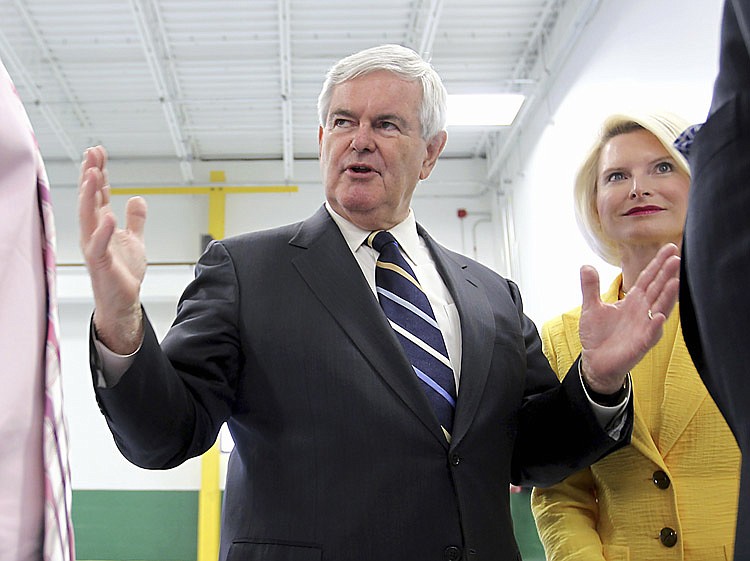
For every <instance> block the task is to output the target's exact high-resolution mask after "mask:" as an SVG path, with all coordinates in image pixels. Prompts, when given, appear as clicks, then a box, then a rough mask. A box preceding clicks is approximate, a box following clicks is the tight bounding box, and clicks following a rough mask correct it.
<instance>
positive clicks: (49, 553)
mask: <svg viewBox="0 0 750 561" xmlns="http://www.w3.org/2000/svg"><path fill="white" fill-rule="evenodd" d="M37 197H38V200H39V209H40V212H41V215H42V226H43V228H44V239H43V240H42V243H43V244H44V246H43V247H42V251H43V255H44V272H45V279H46V281H47V343H46V346H45V355H44V357H45V377H44V424H43V429H42V430H43V434H42V439H43V440H42V442H43V447H44V449H43V457H44V561H71V560H74V559H75V546H74V543H73V522H72V518H71V508H70V506H71V505H70V503H71V495H72V492H71V487H70V464H69V461H68V434H67V427H66V424H65V418H64V416H63V410H62V399H63V396H62V379H61V378H60V339H59V333H60V329H59V323H58V318H57V297H56V288H55V287H56V282H55V281H56V276H55V223H54V217H53V215H52V200H51V198H50V189H49V184H48V183H47V174H46V172H45V169H44V164H43V163H42V157H41V154H39V152H38V151H37Z"/></svg>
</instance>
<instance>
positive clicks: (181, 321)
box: [90, 243, 242, 469]
mask: <svg viewBox="0 0 750 561" xmlns="http://www.w3.org/2000/svg"><path fill="white" fill-rule="evenodd" d="M237 294H238V290H237V281H236V275H235V272H234V267H233V264H232V260H231V258H230V256H229V254H228V253H227V251H226V249H225V248H224V246H223V245H222V244H220V243H214V244H212V245H211V247H210V248H209V249H208V250H207V252H206V253H205V254H204V255H203V256H202V257H201V259H200V261H199V263H198V264H197V266H196V278H195V280H194V281H193V282H192V283H190V285H188V287H187V288H186V290H185V292H184V293H183V295H182V298H181V299H180V303H179V305H178V309H177V317H176V319H175V321H174V324H173V325H172V328H171V329H170V330H169V333H168V334H167V335H166V337H165V338H164V341H163V343H162V345H161V346H160V345H159V342H158V340H157V338H156V335H155V333H154V330H153V327H152V326H151V324H150V322H149V321H148V318H147V317H146V316H145V315H144V322H145V326H144V327H145V333H144V341H143V344H142V346H141V348H140V350H139V351H138V352H137V353H136V355H135V360H134V362H133V364H132V365H131V367H130V368H129V369H128V370H127V371H126V372H125V374H123V376H122V378H121V379H120V381H119V382H118V383H117V384H116V385H114V386H113V387H111V388H99V387H96V386H97V384H96V380H97V378H98V370H99V369H100V365H99V364H98V354H97V353H96V351H95V350H94V349H93V342H92V343H91V346H92V350H91V353H90V356H91V368H92V374H93V376H94V386H95V391H96V396H97V401H98V403H99V407H100V409H101V411H102V413H103V414H104V416H105V418H106V420H107V424H108V425H109V428H110V430H111V431H112V434H113V436H114V440H115V443H116V444H117V447H118V448H119V449H120V451H121V452H122V454H123V455H124V456H125V457H126V458H127V459H128V460H130V461H131V462H133V463H134V464H136V465H138V466H140V467H144V468H151V469H167V468H171V467H174V466H177V465H179V464H181V463H182V462H184V461H185V460H186V459H188V458H191V457H193V456H197V455H199V454H201V453H203V452H205V451H206V450H208V448H210V447H211V446H212V444H213V443H214V442H215V441H216V436H217V435H218V432H219V429H220V428H221V425H222V423H223V422H224V421H225V420H226V419H227V418H228V417H229V415H230V412H231V408H232V402H233V396H234V392H235V385H236V379H237V375H238V371H239V368H240V364H241V361H242V355H241V352H240V346H239V343H238V340H239V335H238V327H237V314H238V302H237Z"/></svg>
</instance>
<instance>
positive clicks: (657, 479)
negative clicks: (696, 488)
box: [651, 469, 671, 489]
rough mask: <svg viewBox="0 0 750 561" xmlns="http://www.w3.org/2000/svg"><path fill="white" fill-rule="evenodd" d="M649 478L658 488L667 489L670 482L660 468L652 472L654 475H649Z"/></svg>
mask: <svg viewBox="0 0 750 561" xmlns="http://www.w3.org/2000/svg"><path fill="white" fill-rule="evenodd" d="M651 480H652V481H653V482H654V485H656V486H657V487H658V488H659V489H668V488H669V485H670V483H671V482H670V481H669V476H668V475H667V474H666V473H664V472H663V471H662V470H660V469H658V470H656V471H655V472H654V475H653V476H651Z"/></svg>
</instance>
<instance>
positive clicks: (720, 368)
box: [680, 0, 750, 561]
mask: <svg viewBox="0 0 750 561" xmlns="http://www.w3.org/2000/svg"><path fill="white" fill-rule="evenodd" d="M690 167H691V171H692V174H693V181H692V187H691V188H690V203H689V205H688V216H687V222H686V225H685V236H684V240H683V250H682V254H683V255H682V275H681V281H680V316H681V320H682V332H683V335H684V337H685V343H686V344H687V347H688V350H689V351H690V355H691V357H692V358H693V362H694V363H695V365H696V367H697V369H698V372H699V373H700V375H701V378H702V379H703V381H704V382H705V384H706V387H707V388H708V391H709V392H710V393H711V396H712V397H713V398H714V400H715V401H716V404H717V405H718V406H719V409H720V410H721V412H722V413H723V415H724V417H725V418H726V420H727V423H728V424H729V426H730V428H731V429H732V431H733V432H734V435H735V437H736V438H737V442H738V444H739V446H740V450H741V452H742V454H743V456H744V458H745V460H744V461H743V462H742V474H741V481H740V499H739V512H738V516H737V538H736V542H735V557H734V559H735V561H750V460H748V457H750V335H749V332H748V329H750V328H749V327H748V326H749V325H750V291H748V288H747V286H748V281H750V218H749V217H748V213H750V0H728V1H727V2H725V5H724V17H723V23H722V30H721V53H720V65H719V75H718V77H717V79H716V84H715V86H714V95H713V100H712V103H711V112H710V115H709V118H708V120H707V121H706V123H705V124H704V125H703V127H702V128H701V129H700V130H699V131H698V134H697V135H696V137H695V142H694V143H693V146H692V147H691V150H690Z"/></svg>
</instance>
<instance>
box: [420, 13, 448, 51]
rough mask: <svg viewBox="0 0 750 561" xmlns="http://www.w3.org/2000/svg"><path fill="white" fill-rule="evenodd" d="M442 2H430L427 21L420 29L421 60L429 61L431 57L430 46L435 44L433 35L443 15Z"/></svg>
mask: <svg viewBox="0 0 750 561" xmlns="http://www.w3.org/2000/svg"><path fill="white" fill-rule="evenodd" d="M444 5H445V2H444V0H431V2H430V6H429V11H428V12H427V21H426V22H425V25H424V28H423V29H422V40H421V41H420V43H419V54H420V55H422V58H424V59H425V60H429V59H430V58H431V56H432V46H433V45H434V44H435V34H436V33H437V28H438V25H439V24H440V16H442V15H443V6H444Z"/></svg>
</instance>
